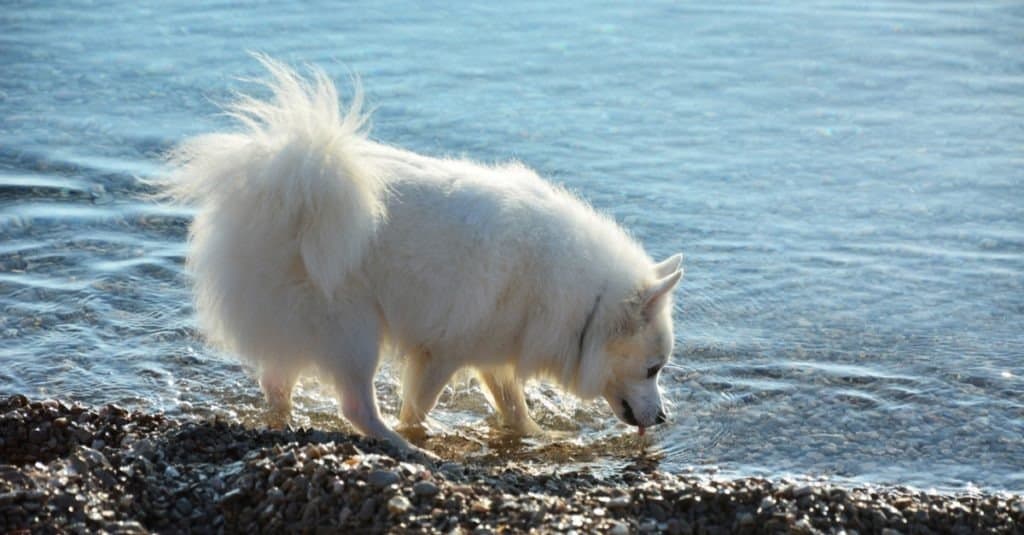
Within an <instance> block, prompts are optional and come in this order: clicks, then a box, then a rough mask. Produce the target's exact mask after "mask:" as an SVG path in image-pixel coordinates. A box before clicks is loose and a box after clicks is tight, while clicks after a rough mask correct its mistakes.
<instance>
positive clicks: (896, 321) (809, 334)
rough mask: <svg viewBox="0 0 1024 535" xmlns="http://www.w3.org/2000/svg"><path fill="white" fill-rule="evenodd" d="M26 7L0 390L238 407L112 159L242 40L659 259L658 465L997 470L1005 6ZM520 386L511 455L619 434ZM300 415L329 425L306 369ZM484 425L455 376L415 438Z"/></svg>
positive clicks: (243, 374)
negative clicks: (663, 295)
mask: <svg viewBox="0 0 1024 535" xmlns="http://www.w3.org/2000/svg"><path fill="white" fill-rule="evenodd" d="M50 4H53V3H48V2H28V3H24V5H19V4H17V3H10V2H8V3H6V4H5V7H4V9H3V10H0V395H4V394H9V393H13V392H24V393H27V394H29V395H32V396H36V397H39V396H54V397H61V398H72V399H76V400H81V401H84V402H89V403H105V402H119V403H125V404H129V405H131V406H134V407H141V408H149V409H155V410H165V411H168V412H171V413H182V414H188V415H193V414H194V415H200V416H204V415H210V414H222V415H227V416H231V417H237V418H240V419H242V420H245V421H248V422H251V423H256V422H258V421H259V411H260V409H261V407H262V405H261V401H260V399H259V392H258V389H257V387H256V384H255V381H253V380H252V378H251V377H250V376H249V374H248V372H247V370H245V369H244V368H243V367H242V366H241V365H239V364H237V363H235V362H234V361H232V360H231V359H229V358H226V357H225V356H224V355H220V354H217V353H216V352H214V351H212V350H209V349H207V348H205V347H204V346H203V344H202V343H201V342H200V341H198V339H197V336H196V333H195V332H194V329H193V319H192V309H191V306H190V304H189V293H188V281H187V276H186V275H185V273H184V272H183V269H182V263H183V256H184V251H185V249H184V240H185V228H186V226H187V224H188V221H189V218H190V212H189V210H188V209H184V208H173V207H166V206H159V205H156V204H154V203H152V202H150V201H148V200H147V198H146V194H147V193H148V192H149V191H150V190H149V189H147V188H146V187H145V186H144V185H143V184H142V183H141V182H140V180H139V178H140V177H147V176H153V175H155V174H156V173H158V170H159V161H160V160H159V155H160V154H161V152H162V151H164V150H166V149H167V148H168V147H170V146H171V145H172V144H174V143H175V142H177V141H179V140H181V139H183V138H184V137H186V136H188V135H190V134H195V133H199V132H206V131H210V130H213V129H217V128H224V127H226V126H227V125H228V121H227V119H226V118H225V117H223V116H219V115H217V108H216V103H217V102H223V101H225V100H227V99H229V98H230V96H231V94H232V91H235V90H239V89H251V86H249V85H247V84H246V83H245V82H244V81H242V80H240V79H239V78H244V77H252V76H258V75H259V74H260V73H259V67H258V65H257V63H256V62H255V61H254V60H253V59H252V58H251V57H250V56H249V55H248V54H247V51H263V52H266V53H268V54H270V55H272V56H275V57H277V58H279V59H282V60H285V61H288V62H291V63H297V64H301V63H304V62H305V63H315V64H318V65H320V66H322V67H323V68H324V69H326V70H327V71H328V72H329V73H331V75H332V76H334V77H335V78H336V79H338V80H340V81H341V82H342V86H343V87H346V88H347V87H349V86H348V85H347V80H349V77H350V76H351V75H352V74H358V75H359V76H360V77H361V79H362V83H363V85H364V86H365V89H366V91H367V94H368V97H369V99H370V101H371V102H372V104H373V105H374V106H375V107H376V113H375V115H374V121H373V123H374V131H373V132H374V134H373V135H374V137H376V138H378V139H380V140H384V141H387V142H390V143H394V144H398V145H402V146H405V147H407V148H410V149H413V150H416V151H420V152H424V153H427V154H434V155H446V154H447V155H461V156H468V157H472V158H475V159H478V160H482V161H501V160H507V159H510V158H516V159H520V160H522V161H524V162H526V163H528V164H529V165H531V166H533V167H535V168H536V169H538V170H539V171H540V172H541V173H543V174H544V175H546V176H548V177H550V178H551V179H553V180H555V181H558V182H561V183H564V184H566V185H567V186H568V187H570V188H572V189H574V190H576V191H578V192H579V193H580V194H581V195H582V196H584V197H586V198H588V199H589V200H591V201H592V202H593V203H594V204H595V205H596V206H598V207H599V208H600V209H602V210H604V211H606V212H608V213H611V214H613V215H614V216H615V217H616V218H617V219H618V220H619V221H621V222H622V223H623V224H624V225H626V226H627V227H629V228H630V229H631V230H632V231H633V232H634V233H635V234H636V236H637V237H638V238H639V239H640V240H642V241H643V243H644V244H645V245H646V247H647V248H648V250H649V251H651V252H652V253H654V254H655V256H658V257H661V256H663V255H667V254H670V253H673V252H676V251H679V250H682V251H684V252H685V253H686V278H685V280H684V283H683V284H682V286H681V290H680V294H679V302H678V305H677V306H678V314H677V332H678V344H677V350H676V353H675V355H674V356H673V361H674V367H673V368H672V369H670V370H667V372H666V374H665V376H664V378H663V386H664V387H665V389H666V391H667V393H668V395H669V397H670V398H671V399H672V400H673V402H674V407H673V412H674V420H673V422H672V423H671V424H670V425H668V426H665V427H663V428H662V429H661V430H660V431H658V432H657V433H654V435H655V437H654V438H655V441H654V444H653V446H651V447H649V448H648V449H647V452H646V453H645V454H646V455H653V456H654V457H656V458H659V459H660V462H661V466H662V468H664V469H667V470H697V471H715V470H718V471H719V473H720V474H727V475H752V474H753V475H768V476H776V477H780V476H787V475H793V474H809V475H812V476H817V475H822V476H827V477H831V478H836V479H839V480H844V481H850V482H853V483H863V482H870V483H896V484H908V485H915V486H920V487H934V488H938V489H949V490H954V489H965V488H973V487H978V488H983V489H995V490H999V489H1002V490H1011V491H1018V492H1019V491H1022V490H1024V288H1022V287H1024V30H1022V28H1024V6H1022V5H1021V4H1019V3H1014V2H1001V1H990V2H974V3H945V2H943V3H938V2H929V3H918V2H895V1H879V2H870V3H868V4H867V5H865V4H864V3H861V2H819V3H806V2H796V3H793V4H788V3H776V4H756V5H751V4H750V3H748V2H701V3H688V4H682V5H676V4H675V3H668V2H646V3H642V4H638V5H633V4H627V3H616V2H597V1H581V2H573V3H569V4H566V5H561V6H558V7H552V4H550V3H548V2H525V3H501V4H493V5H484V6H465V7H462V6H460V7H452V6H448V5H443V4H438V5H425V4H422V3H418V2H408V3H406V2H375V3H373V4H372V6H364V7H355V6H344V5H340V4H338V3H334V2H326V1H320V2H316V1H314V2H304V3H301V4H300V3H282V2H272V3H257V4H252V5H248V6H235V5H234V4H233V3H222V2H189V3H180V2H157V3H137V2H118V1H113V2H97V3H93V2H61V3H60V7H54V6H53V5H50ZM379 386H380V388H381V391H382V395H383V406H384V410H385V411H386V412H387V413H389V414H390V415H393V414H394V412H395V410H396V407H397V403H398V400H397V396H396V395H395V380H394V378H393V375H391V374H389V373H385V374H383V375H382V377H381V379H380V384H379ZM530 396H531V403H532V405H533V408H534V411H535V413H536V414H537V416H538V418H539V419H540V420H541V422H542V424H544V425H545V426H546V427H548V428H550V429H552V430H553V431H552V436H551V437H548V438H542V439H538V440H530V441H526V442H524V443H522V444H519V445H516V446H514V447H513V448H512V449H513V450H515V451H514V452H513V453H515V452H519V453H520V454H522V457H523V458H529V459H532V460H533V462H538V463H541V464H543V463H546V462H547V463H551V464H552V465H557V464H561V463H564V462H569V461H580V462H589V463H592V464H593V465H596V466H601V465H604V466H611V467H614V466H617V465H618V464H621V463H623V462H628V461H629V459H630V457H632V456H635V455H638V454H640V445H639V444H638V443H637V442H636V439H635V438H634V437H633V436H632V435H630V434H629V430H628V429H626V428H625V427H624V426H622V425H621V424H617V423H615V421H614V419H613V418H612V417H611V416H610V413H609V412H608V411H607V409H606V408H603V407H601V405H600V404H578V403H575V402H573V401H572V400H568V399H565V398H562V397H559V396H558V394H557V393H555V392H554V391H553V390H552V389H550V388H547V387H544V386H537V387H534V388H532V389H531V392H530ZM298 406H299V411H298V421H299V423H302V424H305V425H321V426H325V427H335V428H337V427H342V428H343V427H344V425H345V424H344V422H343V421H342V420H340V419H339V418H337V417H336V416H335V415H334V411H335V407H334V402H333V401H332V399H331V397H330V395H329V393H328V392H326V391H324V390H323V388H322V387H320V386H318V385H317V383H316V382H315V381H312V380H311V381H307V382H306V383H304V386H303V388H302V390H301V391H300V393H299V395H298ZM488 415H489V410H488V409H487V408H486V405H485V404H484V401H483V397H482V396H481V395H480V393H479V391H478V389H476V388H475V386H473V385H472V384H465V383H461V384H459V385H456V386H455V387H453V388H452V389H451V390H450V391H448V392H447V393H446V394H445V396H444V398H443V399H442V406H441V407H440V408H439V410H437V411H435V413H434V416H435V418H436V429H435V437H439V439H440V440H442V441H443V440H445V439H446V438H448V437H451V440H450V441H449V442H452V443H457V444H465V446H464V447H465V450H466V451H465V452H464V454H465V455H466V456H469V457H472V456H473V455H478V456H480V458H481V459H483V458H484V457H486V455H488V452H490V453H493V452H494V451H497V450H496V449H497V448H498V446H497V445H496V444H501V446H500V447H501V448H505V449H502V450H501V451H503V452H506V453H507V451H508V450H507V448H508V447H509V446H508V445H507V444H504V443H502V442H501V441H500V439H497V438H495V437H494V435H493V434H489V433H487V432H486V431H481V430H480V429H481V428H485V427H486V426H480V425H479V422H480V420H481V419H489V418H490V417H489V416H488ZM490 419H491V420H493V419H492V418H490ZM435 439H437V438H435ZM460 440H461V442H460ZM496 441H497V442H496ZM428 446H429V444H428ZM458 447H461V446H458ZM449 453H451V452H449Z"/></svg>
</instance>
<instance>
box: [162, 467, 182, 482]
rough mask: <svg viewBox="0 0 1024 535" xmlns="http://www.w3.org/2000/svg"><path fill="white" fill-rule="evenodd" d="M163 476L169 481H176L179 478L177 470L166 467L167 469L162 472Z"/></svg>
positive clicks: (179, 473)
mask: <svg viewBox="0 0 1024 535" xmlns="http://www.w3.org/2000/svg"><path fill="white" fill-rule="evenodd" d="M164 475H165V476H167V477H169V478H171V479H178V478H179V477H181V472H179V471H178V469H177V468H175V467H174V466H172V465H167V469H166V470H164Z"/></svg>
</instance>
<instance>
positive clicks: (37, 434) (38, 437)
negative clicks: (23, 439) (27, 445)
mask: <svg viewBox="0 0 1024 535" xmlns="http://www.w3.org/2000/svg"><path fill="white" fill-rule="evenodd" d="M49 437H50V434H49V433H47V432H46V431H43V429H42V428H40V427H33V428H32V430H31V431H29V432H28V441H29V442H31V443H33V444H41V443H43V442H46V439H47V438H49Z"/></svg>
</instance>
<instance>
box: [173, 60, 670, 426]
mask: <svg viewBox="0 0 1024 535" xmlns="http://www.w3.org/2000/svg"><path fill="white" fill-rule="evenodd" d="M260 60H261V61H262V62H263V63H264V65H265V66H266V67H267V68H268V69H269V70H270V73H271V74H272V80H271V81H270V82H268V83H267V85H268V87H269V88H270V89H271V90H272V92H273V97H272V98H271V99H268V100H265V101H263V100H257V99H254V98H250V97H242V98H241V99H240V100H239V101H238V102H236V103H234V104H232V105H230V106H229V107H228V111H229V112H230V113H231V114H232V115H233V116H234V117H235V118H236V119H237V120H238V121H239V122H241V124H242V126H243V127H244V128H243V129H242V130H241V131H240V132H237V133H219V134H209V135H204V136H198V137H195V138H193V139H189V140H187V141H185V142H184V143H183V144H182V145H181V146H180V147H179V148H178V149H177V150H176V151H175V153H174V154H173V156H172V157H171V160H170V162H171V166H172V172H171V173H170V177H169V183H170V186H169V192H170V194H171V195H172V196H173V197H175V198H177V199H179V200H183V201H192V202H195V203H196V204H197V205H198V213H197V215H196V218H195V221H194V222H193V224H192V227H191V243H190V247H189V254H188V267H189V269H190V271H191V272H192V273H193V274H194V276H195V299H196V309H197V313H198V316H199V321H200V326H201V328H202V330H203V331H204V333H205V334H206V335H207V337H208V338H209V339H210V340H211V341H214V342H216V343H220V344H222V345H223V346H224V347H226V348H227V349H228V350H230V351H233V352H235V353H237V354H239V355H241V356H243V357H244V358H246V359H248V360H250V361H251V362H252V363H254V364H255V365H256V366H258V368H259V369H260V373H261V381H260V384H261V386H262V388H263V392H264V393H265V395H266V398H267V401H268V403H269V405H270V409H271V415H272V416H273V421H275V422H278V423H283V422H284V421H286V420H287V418H288V415H289V413H290V410H291V392H292V387H293V386H294V384H295V382H296V380H297V378H298V375H299V374H300V372H302V371H303V369H305V368H307V367H311V366H315V367H317V368H318V369H319V370H320V373H321V374H323V377H324V379H326V380H328V381H330V382H331V383H333V384H334V386H335V387H336V388H337V391H338V394H339V397H340V403H341V411H342V413H343V414H344V416H345V417H346V418H347V419H348V420H349V421H350V422H351V423H352V424H353V425H354V426H355V427H356V428H358V429H359V430H360V431H362V432H363V433H366V434H367V435H370V436H374V437H378V438H381V439H385V440H388V441H391V442H393V443H395V444H396V445H399V446H405V445H406V443H405V441H404V439H402V438H401V437H400V436H399V435H398V434H397V433H395V432H394V431H393V430H391V429H390V428H389V427H388V426H387V425H385V423H384V422H383V421H382V420H381V416H380V413H379V412H378V410H377V403H376V399H375V393H374V387H373V377H374V374H375V373H376V371H377V367H378V364H379V362H380V358H381V354H382V352H384V351H385V350H387V349H391V350H395V351H396V352H397V353H399V354H402V355H404V358H405V359H406V364H405V372H404V377H403V402H402V409H401V414H400V416H399V420H400V422H401V424H402V425H403V426H417V425H420V424H421V423H422V422H423V420H424V417H425V416H426V414H427V412H429V411H430V410H431V409H432V408H433V407H434V405H435V403H436V402H437V398H438V396H439V394H440V393H441V391H442V389H443V388H444V386H445V384H446V383H447V382H448V381H449V380H450V379H451V377H452V375H453V374H454V373H455V372H456V371H457V370H459V369H461V368H470V369H472V370H473V371H474V372H475V373H476V374H477V375H478V377H479V378H480V380H481V383H482V384H483V386H484V387H485V388H486V390H487V391H488V393H489V396H490V398H491V401H492V403H493V404H494V407H495V408H496V409H497V410H498V411H499V412H500V414H501V415H502V419H503V422H504V423H505V424H506V425H508V426H509V427H511V428H512V429H513V430H515V431H517V432H521V433H532V432H536V431H538V428H537V425H536V424H535V423H534V422H533V420H532V419H531V418H530V416H529V414H528V412H527V404H526V401H525V399H524V396H523V384H524V383H525V382H526V381H527V380H529V379H533V378H544V379H549V380H552V381H554V382H556V383H558V384H559V385H561V386H562V387H564V388H565V389H567V390H568V391H570V392H572V393H574V394H576V395H577V396H579V397H581V398H584V399H588V398H594V397H596V396H599V395H601V396H604V398H605V399H606V400H607V401H608V404H609V405H610V406H611V408H612V410H613V411H614V412H615V414H616V415H617V416H618V417H619V418H620V419H622V420H623V421H625V422H626V423H628V424H631V425H634V426H637V427H638V428H639V431H640V432H641V433H642V432H643V429H644V428H645V427H647V426H652V425H656V424H658V423H661V422H663V421H664V420H665V413H664V411H663V410H662V401H661V394H660V391H659V389H658V384H657V379H658V372H659V370H661V368H662V367H663V366H664V365H665V363H666V362H667V361H668V359H669V356H670V355H671V353H672V345H673V335H672V306H671V301H672V290H673V289H674V288H675V286H676V284H677V283H678V282H679V280H680V278H681V277H682V270H681V269H680V263H681V260H682V255H675V256H673V257H671V258H668V259H667V260H665V261H663V262H661V263H654V262H652V261H651V258H650V257H649V256H648V255H647V254H646V253H645V252H644V251H643V249H642V248H641V246H640V245H638V244H637V243H636V242H635V241H633V240H632V239H631V238H630V237H629V236H628V235H627V234H626V232H625V231H623V230H622V229H621V228H620V227H619V226H617V225H616V224H615V223H614V222H613V221H612V220H611V219H609V218H607V217H605V216H603V215H601V214H599V213H597V212H595V211H594V210H593V209H592V208H591V207H590V206H588V205H587V204H585V203H584V202H582V201H581V200H580V199H578V198H576V197H575V196H573V195H572V194H570V193H568V192H566V191H565V190H563V189H561V188H559V187H557V186H554V185H552V184H550V183H548V182H546V181H544V180H543V179H541V178H540V177H538V176H537V174H536V173H534V172H533V171H531V170H530V169H528V168H526V167H524V166H522V165H520V164H517V163H512V164H507V165H500V166H486V165H481V164H478V163H474V162H470V161H465V160H455V159H439V158H430V157H426V156H420V155H417V154H414V153H411V152H407V151H404V150H401V149H398V148H395V147H390V146H387V145H383V144H380V143H376V142H374V141H371V140H370V139H368V138H367V136H366V134H365V132H364V128H363V126H364V123H365V121H366V116H364V115H363V114H362V113H361V111H360V105H361V98H360V94H359V92H358V91H357V92H356V96H355V98H354V101H353V102H352V104H351V106H349V108H348V111H347V112H345V113H342V112H341V110H339V106H338V96H337V92H336V90H335V88H334V85H333V84H332V83H331V81H330V80H328V79H327V77H326V76H325V75H324V74H323V73H322V72H320V71H316V72H315V75H314V77H313V79H312V80H303V79H301V78H299V77H298V76H297V75H296V74H295V73H294V72H293V71H291V70H290V69H288V68H287V67H285V66H283V65H281V64H279V63H276V62H274V61H273V60H270V59H268V58H262V57H261V58H260Z"/></svg>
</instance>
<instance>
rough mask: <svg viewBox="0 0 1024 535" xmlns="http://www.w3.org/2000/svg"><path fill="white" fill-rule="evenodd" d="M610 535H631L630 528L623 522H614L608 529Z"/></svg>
mask: <svg viewBox="0 0 1024 535" xmlns="http://www.w3.org/2000/svg"><path fill="white" fill-rule="evenodd" d="M608 535H629V526H627V525H626V524H625V523H623V522H612V523H611V524H609V527H608Z"/></svg>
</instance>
